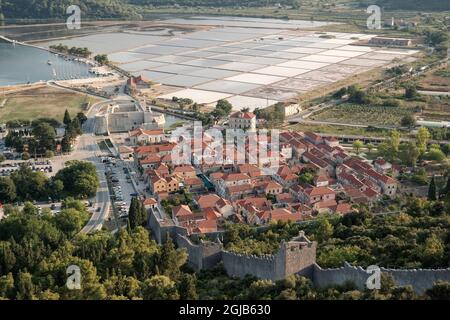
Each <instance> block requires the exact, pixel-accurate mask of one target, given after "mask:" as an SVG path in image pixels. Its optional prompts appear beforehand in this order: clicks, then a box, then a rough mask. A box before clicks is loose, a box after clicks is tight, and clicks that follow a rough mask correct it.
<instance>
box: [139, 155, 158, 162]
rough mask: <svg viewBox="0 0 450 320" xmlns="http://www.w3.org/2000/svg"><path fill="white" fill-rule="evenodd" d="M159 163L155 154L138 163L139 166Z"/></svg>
mask: <svg viewBox="0 0 450 320" xmlns="http://www.w3.org/2000/svg"><path fill="white" fill-rule="evenodd" d="M159 162H161V157H160V156H158V155H157V154H153V155H149V156H147V157H145V158H144V159H141V160H140V161H139V163H140V164H152V163H159Z"/></svg>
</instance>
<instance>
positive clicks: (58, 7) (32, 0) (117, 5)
mask: <svg viewBox="0 0 450 320" xmlns="http://www.w3.org/2000/svg"><path fill="white" fill-rule="evenodd" d="M71 5H78V6H80V9H81V11H82V13H83V14H84V15H85V16H88V17H92V18H99V19H101V18H123V17H128V18H130V17H135V16H136V15H137V14H136V12H135V10H134V9H133V8H132V7H131V6H129V5H127V1H126V0H51V1H47V0H0V15H1V14H2V13H3V16H4V17H5V18H9V19H11V18H16V19H17V18H19V19H22V18H27V19H49V18H60V19H61V18H64V19H65V18H67V16H68V15H67V13H66V9H67V8H68V7H69V6H71Z"/></svg>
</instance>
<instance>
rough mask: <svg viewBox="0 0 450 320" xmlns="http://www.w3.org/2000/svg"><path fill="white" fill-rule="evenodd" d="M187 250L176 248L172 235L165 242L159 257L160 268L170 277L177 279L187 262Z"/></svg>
mask: <svg viewBox="0 0 450 320" xmlns="http://www.w3.org/2000/svg"><path fill="white" fill-rule="evenodd" d="M186 260H187V253H186V251H185V250H176V249H175V246H174V244H173V242H172V239H171V238H170V237H167V240H166V242H164V244H163V246H162V248H161V251H160V253H159V257H158V267H159V270H160V271H161V272H162V274H164V275H165V276H168V277H169V278H170V279H177V278H178V277H179V275H180V267H181V266H182V265H184V264H185V263H186Z"/></svg>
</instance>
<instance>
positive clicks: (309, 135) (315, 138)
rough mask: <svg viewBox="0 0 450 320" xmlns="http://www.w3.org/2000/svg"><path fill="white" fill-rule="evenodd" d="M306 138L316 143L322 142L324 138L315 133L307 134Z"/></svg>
mask: <svg viewBox="0 0 450 320" xmlns="http://www.w3.org/2000/svg"><path fill="white" fill-rule="evenodd" d="M305 137H308V138H309V139H311V140H313V141H315V142H318V141H320V140H322V137H321V136H319V135H317V134H315V133H314V132H305Z"/></svg>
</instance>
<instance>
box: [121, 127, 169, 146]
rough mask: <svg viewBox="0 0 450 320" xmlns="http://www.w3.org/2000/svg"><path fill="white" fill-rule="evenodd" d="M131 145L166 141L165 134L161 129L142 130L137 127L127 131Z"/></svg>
mask: <svg viewBox="0 0 450 320" xmlns="http://www.w3.org/2000/svg"><path fill="white" fill-rule="evenodd" d="M129 139H130V143H131V145H134V146H136V145H144V144H152V143H161V142H164V141H166V136H165V134H164V130H163V129H155V130H144V129H142V128H138V129H136V130H134V131H131V132H130V133H129Z"/></svg>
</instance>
